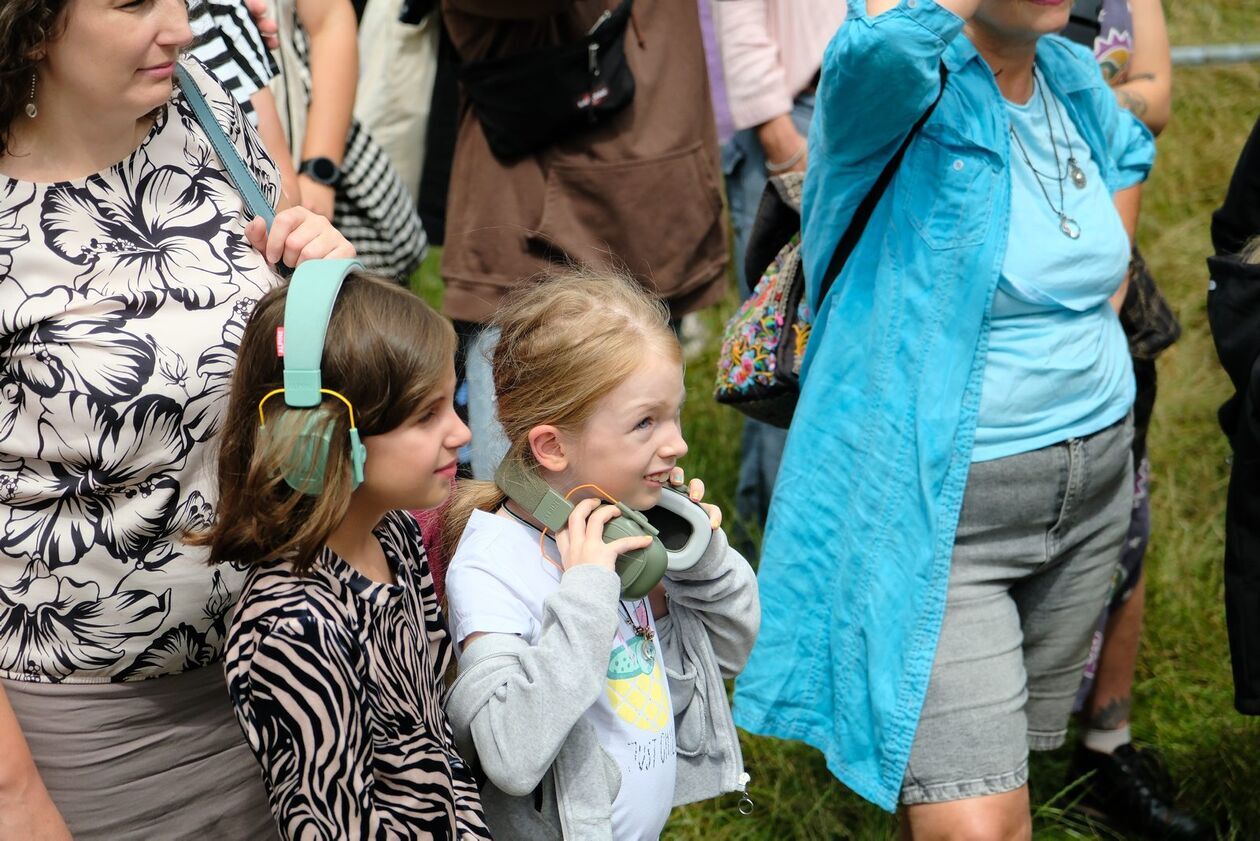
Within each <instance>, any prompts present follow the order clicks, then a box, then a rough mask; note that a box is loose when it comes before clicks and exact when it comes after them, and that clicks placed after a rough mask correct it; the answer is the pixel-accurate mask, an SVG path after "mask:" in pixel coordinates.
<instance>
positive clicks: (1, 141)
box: [0, 0, 69, 157]
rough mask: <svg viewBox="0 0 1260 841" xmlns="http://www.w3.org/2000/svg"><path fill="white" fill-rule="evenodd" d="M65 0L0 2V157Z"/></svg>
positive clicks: (57, 25) (6, 148) (55, 31)
mask: <svg viewBox="0 0 1260 841" xmlns="http://www.w3.org/2000/svg"><path fill="white" fill-rule="evenodd" d="M68 2H69V0H3V1H2V2H0V157H3V156H4V155H6V154H8V152H9V132H10V129H11V128H12V126H13V121H14V120H16V119H17V118H18V117H19V115H21V114H22V113H23V109H25V108H26V101H27V98H28V97H29V96H30V94H31V74H32V73H34V72H35V67H36V65H38V64H39V58H40V57H41V56H42V53H43V51H44V46H45V45H46V44H47V43H48V42H49V41H51V40H53V39H54V38H56V37H57V35H58V34H59V32H58V30H59V29H60V27H61V24H62V23H63V18H64V13H65V10H66V5H67V4H68Z"/></svg>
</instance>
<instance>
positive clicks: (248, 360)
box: [188, 272, 455, 575]
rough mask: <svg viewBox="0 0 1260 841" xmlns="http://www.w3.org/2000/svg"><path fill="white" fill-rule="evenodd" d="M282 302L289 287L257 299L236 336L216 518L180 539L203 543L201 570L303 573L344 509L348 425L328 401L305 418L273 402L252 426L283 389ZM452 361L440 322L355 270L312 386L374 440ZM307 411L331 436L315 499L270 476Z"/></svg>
mask: <svg viewBox="0 0 1260 841" xmlns="http://www.w3.org/2000/svg"><path fill="white" fill-rule="evenodd" d="M287 295H288V286H283V287H280V288H278V289H274V290H272V291H271V292H269V293H267V295H266V296H264V297H263V299H262V300H260V301H259V302H258V305H257V306H256V307H255V309H254V313H253V315H252V316H251V317H250V320H249V325H248V326H247V327H246V328H245V334H244V336H243V337H242V339H241V347H240V351H239V352H238V354H237V358H236V371H235V373H234V374H233V377H232V391H231V397H230V398H229V400H228V408H227V413H226V416H225V418H224V421H223V430H222V432H221V433H220V435H219V469H218V478H219V501H218V505H217V506H216V511H215V521H214V524H213V525H212V526H211V527H210V529H209V530H208V531H202V532H198V533H194V534H190V535H188V540H189V542H190V543H194V544H198V545H208V546H209V547H210V563H212V564H215V563H220V562H223V561H228V562H232V563H237V564H263V563H270V562H272V561H281V560H282V561H288V562H290V563H292V564H293V568H294V571H295V572H297V573H298V574H299V575H304V574H306V572H307V571H309V569H310V568H311V565H312V564H313V563H314V562H315V560H316V559H317V558H318V557H319V552H320V551H321V550H322V548H323V546H324V543H325V542H327V540H328V536H329V535H330V534H332V532H333V529H335V528H336V527H337V525H338V524H339V523H340V522H341V519H342V518H343V517H344V516H345V513H346V509H347V507H348V506H349V504H350V494H351V491H352V488H351V478H350V470H351V468H350V454H349V446H348V442H349V431H350V419H349V413H348V412H347V411H346V407H345V405H344V404H343V403H341V401H339V400H337V399H336V398H333V397H327V396H326V397H325V398H324V402H323V403H322V404H321V405H320V406H318V407H316V408H313V409H291V408H289V407H287V406H285V403H284V399H283V397H281V396H279V395H277V396H276V397H273V398H272V399H270V400H268V401H267V404H266V406H265V407H264V408H265V410H266V418H267V426H266V429H265V430H262V429H260V427H259V422H258V401H259V400H261V399H262V398H263V396H264V395H265V394H267V392H269V391H271V390H272V389H276V388H280V387H281V385H282V384H283V375H284V363H283V360H282V359H280V358H279V357H278V356H277V355H276V329H277V328H278V327H280V326H281V325H283V324H284V304H285V300H286V298H287ZM454 357H455V331H454V329H453V328H452V327H451V324H450V322H449V321H447V320H446V319H445V318H443V317H442V316H440V315H438V314H437V313H436V312H434V311H433V309H432V308H431V307H429V305H428V304H426V303H424V301H422V300H420V299H419V298H417V297H416V296H415V295H413V294H412V293H411V292H409V291H407V290H406V289H403V288H401V287H399V286H398V285H397V284H395V283H392V282H390V281H388V280H385V279H383V278H379V277H375V276H372V275H369V274H367V273H364V272H355V273H352V274H351V275H350V276H349V277H347V278H346V280H345V282H344V283H343V284H342V286H341V293H340V294H339V295H338V296H337V303H336V306H335V307H333V314H332V318H331V320H330V321H329V324H328V335H327V338H326V340H325V342H324V357H323V362H322V364H321V372H322V379H323V387H324V388H328V389H332V390H334V391H338V392H340V393H341V394H343V395H345V397H346V398H347V399H348V400H349V401H350V402H351V403H352V404H353V405H354V417H355V421H356V423H357V424H358V428H359V434H360V436H362V437H367V436H369V435H379V434H381V433H383V432H389V431H390V430H392V429H396V428H397V427H398V426H399V425H400V424H402V423H403V421H405V420H407V419H408V418H409V417H411V416H412V415H413V414H415V413H416V412H417V411H418V410H419V409H420V407H421V406H423V405H424V403H425V402H426V401H427V399H428V398H430V397H431V396H432V394H433V391H434V390H435V389H436V388H437V387H438V386H439V385H440V384H441V382H442V378H443V377H444V376H445V375H446V374H447V372H449V371H450V369H451V364H452V361H453V360H454ZM312 413H317V416H318V417H319V420H318V421H317V422H322V423H324V424H326V425H327V426H329V427H331V428H332V439H331V440H332V442H333V443H332V446H331V447H330V448H329V453H328V464H327V467H326V470H325V481H324V490H323V492H322V493H321V494H320V495H318V496H307V495H305V494H302V493H300V492H298V491H295V490H293V489H292V488H290V487H289V486H288V485H287V484H285V481H284V479H283V477H282V476H281V475H280V470H279V468H280V465H282V464H284V463H285V462H286V461H287V459H288V457H289V454H290V452H291V451H292V450H293V444H294V440H295V435H294V434H293V433H294V431H295V430H297V429H299V428H302V427H303V426H305V425H306V424H307V423H308V422H309V421H310V420H311V414H312Z"/></svg>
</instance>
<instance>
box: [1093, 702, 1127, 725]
mask: <svg viewBox="0 0 1260 841" xmlns="http://www.w3.org/2000/svg"><path fill="white" fill-rule="evenodd" d="M1130 703H1131V702H1130V699H1128V698H1112V699H1111V700H1110V701H1108V702H1107V703H1105V704H1103V705H1102V706H1101V707H1100V708H1098V709H1097V710H1095V711H1094V712H1093V713H1091V714H1090V716H1089V726H1090V727H1092V728H1094V729H1095V730H1118V729H1119V728H1121V727H1123V726H1124V725H1125V722H1127V721H1128V720H1129V706H1130Z"/></svg>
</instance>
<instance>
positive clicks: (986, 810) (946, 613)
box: [736, 0, 1154, 838]
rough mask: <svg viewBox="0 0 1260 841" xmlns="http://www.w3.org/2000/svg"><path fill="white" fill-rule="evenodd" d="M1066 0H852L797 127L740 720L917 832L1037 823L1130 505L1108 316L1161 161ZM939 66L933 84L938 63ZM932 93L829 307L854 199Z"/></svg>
mask: <svg viewBox="0 0 1260 841" xmlns="http://www.w3.org/2000/svg"><path fill="white" fill-rule="evenodd" d="M1070 5H1071V3H1070V0H902V2H901V3H900V4H895V0H869V2H867V3H863V2H862V0H851V2H850V11H849V17H848V20H847V22H846V23H845V25H844V26H843V27H842V28H841V30H840V32H839V34H838V35H837V37H836V39H835V40H834V41H833V42H832V44H831V45H830V46H829V48H828V50H827V54H826V57H825V59H824V63H823V69H822V78H821V84H820V86H819V90H818V112H817V116H816V118H815V120H814V124H813V127H812V134H811V137H810V156H811V157H810V167H809V172H808V176H807V180H806V187H805V201H804V213H803V223H804V252H805V258H804V259H805V266H806V277H807V278H808V279H809V284H810V293H811V302H812V303H813V304H814V306H815V311H816V312H817V313H818V316H817V319H816V323H815V327H814V334H813V337H812V338H811V342H810V346H809V354H808V356H807V358H806V360H805V372H804V374H805V376H804V389H803V393H802V395H801V400H800V404H799V406H798V409H797V413H796V417H795V420H794V423H793V427H792V430H791V432H790V434H789V438H788V444H787V449H786V451H785V454H784V462H783V467H782V472H781V473H780V478H779V483H778V485H777V487H776V490H775V498H774V503H773V506H772V508H771V512H770V520H769V524H768V527H767V532H766V539H765V544H764V549H763V560H762V566H761V573H760V574H761V584H762V594H763V613H764V621H763V626H762V632H761V638H760V640H759V642H758V645H757V648H756V649H755V650H754V652H753V657H752V660H751V662H750V664H749V667H748V669H747V670H746V671H745V674H744V676H743V677H742V678H741V679H740V681H739V683H738V685H737V688H736V717H737V721H738V723H739V724H740V725H741V726H743V727H745V728H747V729H749V730H752V731H754V732H758V733H765V734H770V735H777V736H781V737H784V738H791V739H800V740H803V741H806V742H808V743H810V744H812V745H815V746H816V747H818V748H819V749H820V750H822V751H823V752H824V754H825V755H826V758H827V762H828V766H829V767H830V768H831V770H832V771H833V773H835V774H836V776H837V777H839V778H840V780H841V781H843V782H844V783H845V784H847V785H848V786H850V787H851V788H853V789H854V790H855V791H857V792H858V793H859V794H861V795H862V796H864V797H866V798H868V799H870V800H872V801H873V802H875V803H877V804H879V805H881V806H883V807H884V808H886V809H890V810H891V809H894V808H896V807H897V806H898V804H900V805H901V806H902V808H903V818H904V822H903V827H904V828H905V829H906V830H908V833H909V835H911V836H913V837H925V838H926V837H933V838H934V837H956V836H959V835H961V834H964V833H965V834H966V836H967V837H969V838H970V837H978V838H989V837H993V838H1020V837H1024V838H1026V837H1029V836H1030V834H1031V821H1030V817H1029V801H1028V789H1027V776H1028V749H1029V748H1030V747H1031V748H1033V749H1050V748H1054V747H1057V746H1059V745H1060V744H1062V742H1063V739H1064V735H1065V731H1066V727H1067V719H1068V715H1069V713H1070V710H1071V706H1072V700H1073V695H1074V692H1075V690H1076V688H1077V685H1078V683H1079V675H1080V669H1081V666H1082V665H1083V663H1084V661H1085V657H1086V653H1087V652H1086V649H1087V647H1088V642H1089V638H1090V633H1091V631H1092V629H1093V624H1094V622H1095V620H1096V618H1097V616H1098V611H1099V609H1100V608H1101V606H1102V604H1103V601H1104V600H1105V598H1106V596H1107V591H1108V585H1109V583H1110V580H1111V575H1112V571H1113V569H1114V567H1115V563H1116V559H1117V558H1118V555H1119V550H1120V545H1121V542H1122V540H1123V538H1124V533H1125V528H1126V526H1127V523H1128V515H1129V505H1130V502H1131V500H1132V491H1131V471H1132V467H1131V464H1130V458H1129V451H1128V444H1129V441H1130V438H1131V435H1132V431H1131V424H1130V422H1129V421H1128V416H1129V410H1130V407H1131V405H1132V402H1133V392H1134V385H1133V375H1132V369H1131V366H1130V364H1129V358H1128V351H1127V346H1126V343H1125V338H1124V334H1123V332H1122V330H1121V328H1120V324H1119V320H1118V318H1117V316H1116V314H1115V309H1114V307H1115V305H1116V304H1117V303H1118V301H1119V300H1121V299H1122V297H1123V292H1124V283H1125V273H1126V270H1127V266H1128V261H1129V242H1130V239H1131V237H1132V233H1133V231H1132V227H1133V225H1134V223H1135V220H1136V216H1137V204H1138V190H1139V187H1138V185H1139V184H1140V182H1141V181H1142V180H1143V179H1144V178H1145V176H1146V173H1147V171H1148V170H1149V168H1150V165H1151V163H1152V160H1153V156H1154V145H1153V143H1152V140H1151V137H1150V134H1149V132H1147V130H1146V129H1145V128H1144V127H1143V126H1142V125H1141V124H1140V122H1139V121H1138V120H1136V119H1135V118H1134V117H1133V116H1132V115H1131V114H1129V113H1127V112H1123V111H1121V110H1120V109H1119V107H1118V106H1117V104H1116V101H1115V97H1114V96H1113V95H1112V94H1111V93H1110V91H1109V90H1108V89H1107V87H1106V85H1105V83H1104V82H1103V80H1102V77H1101V75H1100V74H1099V73H1098V69H1097V65H1096V64H1095V63H1094V61H1093V58H1092V56H1091V55H1090V54H1089V53H1088V52H1087V51H1085V50H1083V49H1081V48H1079V47H1076V46H1074V45H1071V44H1069V43H1068V42H1067V41H1065V40H1063V39H1062V38H1059V37H1058V36H1054V35H1051V34H1050V33H1054V32H1057V31H1058V30H1060V29H1062V28H1063V26H1064V25H1065V24H1066V23H1067V19H1068V13H1069V8H1070ZM942 65H943V66H944V67H945V68H946V69H948V71H949V72H948V76H947V82H946V84H945V88H944V90H943V92H941V67H942ZM938 92H940V101H939V104H938V105H937V107H936V109H935V110H934V111H933V113H932V115H931V117H930V119H929V120H928V121H927V122H926V124H925V125H924V126H923V128H922V129H921V130H920V132H919V133H918V134H917V135H916V136H915V137H914V139H913V140H912V142H911V144H910V146H909V148H908V150H907V153H906V156H905V159H904V161H903V162H902V164H901V166H900V169H899V171H898V173H897V175H896V176H895V178H894V179H893V181H892V183H891V184H890V186H889V188H888V190H887V192H886V193H885V195H884V197H883V198H882V200H881V201H880V203H879V205H878V207H877V208H876V210H875V212H874V214H873V215H872V217H871V220H870V223H869V225H868V226H867V229H866V232H865V234H864V236H863V237H862V239H861V241H860V243H859V244H858V246H857V248H856V249H855V250H854V252H853V254H852V256H851V257H850V259H849V260H848V262H847V264H846V266H845V268H844V270H843V272H842V274H841V276H840V278H839V280H838V281H837V282H836V284H835V285H834V287H833V288H832V291H831V292H830V293H829V295H828V296H827V299H826V300H825V301H821V302H819V301H818V300H817V294H818V287H819V284H820V282H821V279H822V275H823V272H824V270H825V267H826V265H827V263H828V261H829V260H830V258H831V255H832V253H833V252H834V250H835V247H836V243H837V240H838V239H839V237H840V234H841V232H842V231H843V230H844V228H845V226H846V225H847V223H848V221H849V219H850V218H851V217H852V215H853V211H854V209H855V208H856V206H857V205H858V204H859V203H860V201H861V200H862V198H863V196H864V195H865V194H866V193H867V192H868V191H869V190H870V188H871V185H872V184H873V182H874V180H875V178H876V177H877V175H878V174H879V172H880V171H881V170H882V169H883V167H884V166H885V164H886V163H887V161H888V160H889V159H890V158H891V156H892V155H893V153H894V151H895V150H896V149H897V147H898V146H899V145H900V144H901V142H902V140H903V139H904V138H905V136H906V134H907V133H908V132H909V131H910V129H911V127H912V126H913V125H914V124H915V122H916V121H917V120H918V119H919V117H920V116H921V115H922V114H923V112H924V111H925V110H926V109H927V108H928V107H929V105H930V104H931V103H932V101H933V100H934V99H935V98H936V97H937V95H938Z"/></svg>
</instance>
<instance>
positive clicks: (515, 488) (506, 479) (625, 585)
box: [494, 459, 712, 599]
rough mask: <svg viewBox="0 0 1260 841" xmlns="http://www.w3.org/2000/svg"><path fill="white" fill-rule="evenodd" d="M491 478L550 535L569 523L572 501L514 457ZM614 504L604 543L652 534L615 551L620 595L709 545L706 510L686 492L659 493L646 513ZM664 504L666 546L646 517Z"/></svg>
mask: <svg viewBox="0 0 1260 841" xmlns="http://www.w3.org/2000/svg"><path fill="white" fill-rule="evenodd" d="M494 483H495V484H496V485H498V487H499V489H500V490H501V491H503V492H504V493H505V494H507V496H508V498H509V499H511V500H512V501H513V502H515V503H516V504H517V505H520V506H521V507H522V508H524V509H525V510H526V511H528V512H529V513H530V516H532V517H533V518H534V519H535V520H537V521H538V522H540V523H542V524H543V525H544V526H546V527H547V530H548V531H550V532H552V533H553V534H554V533H556V532H559V531H560V530H561V529H564V528H565V527H567V526H568V524H569V514H571V513H572V512H573V504H572V503H570V502H569V501H568V500H567V499H565V498H564V497H563V496H561V495H560V494H558V493H556V491H554V490H553V489H552V488H551V486H549V485H548V484H547V483H546V482H544V481H543V480H542V477H540V476H538V475H537V474H536V473H534V472H532V471H530V470H529V469H528V468H526V467H525V465H523V464H521V463H520V462H519V461H515V460H512V459H504V460H503V462H502V463H500V464H499V469H498V470H497V471H495V474H494ZM666 494H669V495H670V496H668V497H667V496H666ZM667 500H668V501H667ZM613 504H615V505H616V506H617V507H618V508H619V509H621V516H620V517H614V518H613V519H612V520H610V521H609V522H608V524H607V525H605V526H604V542H605V543H611V542H612V541H614V540H618V539H619V538H622V537H641V536H643V535H651V537H652V542H651V543H650V544H649V545H648V546H646V547H645V548H643V549H634V550H632V551H630V552H623V553H622V554H620V555H618V556H617V562H616V569H617V575H618V577H620V578H621V597H622V598H623V599H641V598H643V597H644V596H646V595H647V594H648V593H650V592H651V591H652V588H653V587H655V586H656V585H657V583H658V582H659V581H660V580H661V578H662V577H664V575H665V571H666V569H669V570H674V571H677V570H682V569H687V568H688V567H690V566H691V565H692V564H694V563H695V562H696V561H697V560H699V558H700V555H702V554H703V553H704V550H705V549H706V548H707V547H708V545H709V537H710V535H711V534H712V529H711V528H710V526H709V517H708V514H706V513H705V512H704V509H702V508H701V507H700V506H699V505H696V504H695V503H694V502H692V501H691V500H690V499H688V498H687V497H686V495H685V494H684V495H682V496H681V499H680V498H679V495H678V494H676V493H675V492H673V491H670V490H666V491H664V492H662V494H661V504H660V505H658V506H657V507H656V508H653V509H651V510H650V511H648V512H640V511H636V510H634V509H633V508H630V507H629V506H627V505H624V504H623V503H620V502H614V503H613ZM666 506H668V510H669V512H670V513H669V515H668V528H667V530H666V531H667V533H666V535H665V536H666V538H667V539H668V541H669V542H668V545H667V543H666V542H663V541H662V533H661V531H660V530H659V529H657V528H656V526H654V525H653V524H652V522H650V517H651V515H652V513H653V512H659V511H660V510H661V509H664V508H666ZM645 514H646V515H647V516H645Z"/></svg>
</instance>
